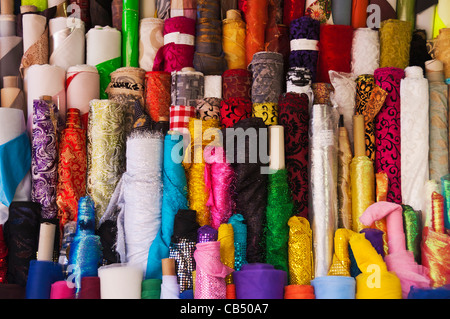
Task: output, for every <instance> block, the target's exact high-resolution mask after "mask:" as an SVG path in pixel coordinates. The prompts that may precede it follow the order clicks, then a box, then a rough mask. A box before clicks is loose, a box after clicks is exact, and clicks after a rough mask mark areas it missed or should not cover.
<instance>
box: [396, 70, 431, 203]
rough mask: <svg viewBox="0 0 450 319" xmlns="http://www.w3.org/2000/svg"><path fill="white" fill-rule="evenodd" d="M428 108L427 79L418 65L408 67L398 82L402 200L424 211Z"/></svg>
mask: <svg viewBox="0 0 450 319" xmlns="http://www.w3.org/2000/svg"><path fill="white" fill-rule="evenodd" d="M428 110H429V92H428V80H427V79H426V78H425V77H424V76H423V70H422V68H421V67H418V66H411V67H407V68H406V69H405V78H404V79H402V81H401V82H400V114H401V117H400V129H401V133H400V134H401V137H402V139H401V154H402V156H401V168H402V169H401V180H402V199H403V203H404V204H406V205H410V206H411V207H413V208H414V209H415V210H425V198H424V194H425V191H424V187H425V183H426V181H428V178H429V169H428V150H429V141H428V136H429V131H428V130H429V119H428V114H429V113H428Z"/></svg>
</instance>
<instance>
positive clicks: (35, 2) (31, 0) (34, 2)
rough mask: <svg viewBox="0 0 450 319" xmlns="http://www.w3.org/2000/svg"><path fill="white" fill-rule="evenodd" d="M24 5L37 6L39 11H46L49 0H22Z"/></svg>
mask: <svg viewBox="0 0 450 319" xmlns="http://www.w3.org/2000/svg"><path fill="white" fill-rule="evenodd" d="M21 5H22V6H35V7H36V8H37V11H44V10H45V9H47V8H48V3H47V0H22V2H21Z"/></svg>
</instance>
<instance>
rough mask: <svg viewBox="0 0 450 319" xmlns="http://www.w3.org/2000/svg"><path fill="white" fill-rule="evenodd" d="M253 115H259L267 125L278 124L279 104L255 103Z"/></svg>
mask: <svg viewBox="0 0 450 319" xmlns="http://www.w3.org/2000/svg"><path fill="white" fill-rule="evenodd" d="M252 116H253V117H259V118H261V119H262V120H263V121H264V124H266V125H277V124H278V104H277V103H253V106H252Z"/></svg>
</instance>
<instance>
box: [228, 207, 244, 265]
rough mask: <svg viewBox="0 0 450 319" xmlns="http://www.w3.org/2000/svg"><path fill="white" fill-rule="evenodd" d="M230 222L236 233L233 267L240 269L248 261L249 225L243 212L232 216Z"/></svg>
mask: <svg viewBox="0 0 450 319" xmlns="http://www.w3.org/2000/svg"><path fill="white" fill-rule="evenodd" d="M228 223H229V224H230V225H232V226H233V235H234V267H232V268H234V269H235V270H236V271H238V270H240V269H241V267H242V265H244V264H246V263H247V258H246V255H247V225H246V224H245V223H244V217H243V216H242V215H241V214H234V215H233V216H231V217H230V219H229V220H228Z"/></svg>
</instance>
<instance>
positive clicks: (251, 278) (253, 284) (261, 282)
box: [233, 263, 287, 299]
mask: <svg viewBox="0 0 450 319" xmlns="http://www.w3.org/2000/svg"><path fill="white" fill-rule="evenodd" d="M233 278H234V281H235V285H236V299H283V296H284V286H285V285H287V274H286V272H285V271H283V270H279V269H274V268H273V266H272V265H269V264H263V263H250V264H246V265H243V266H242V268H241V270H240V271H235V272H234V273H233Z"/></svg>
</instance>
